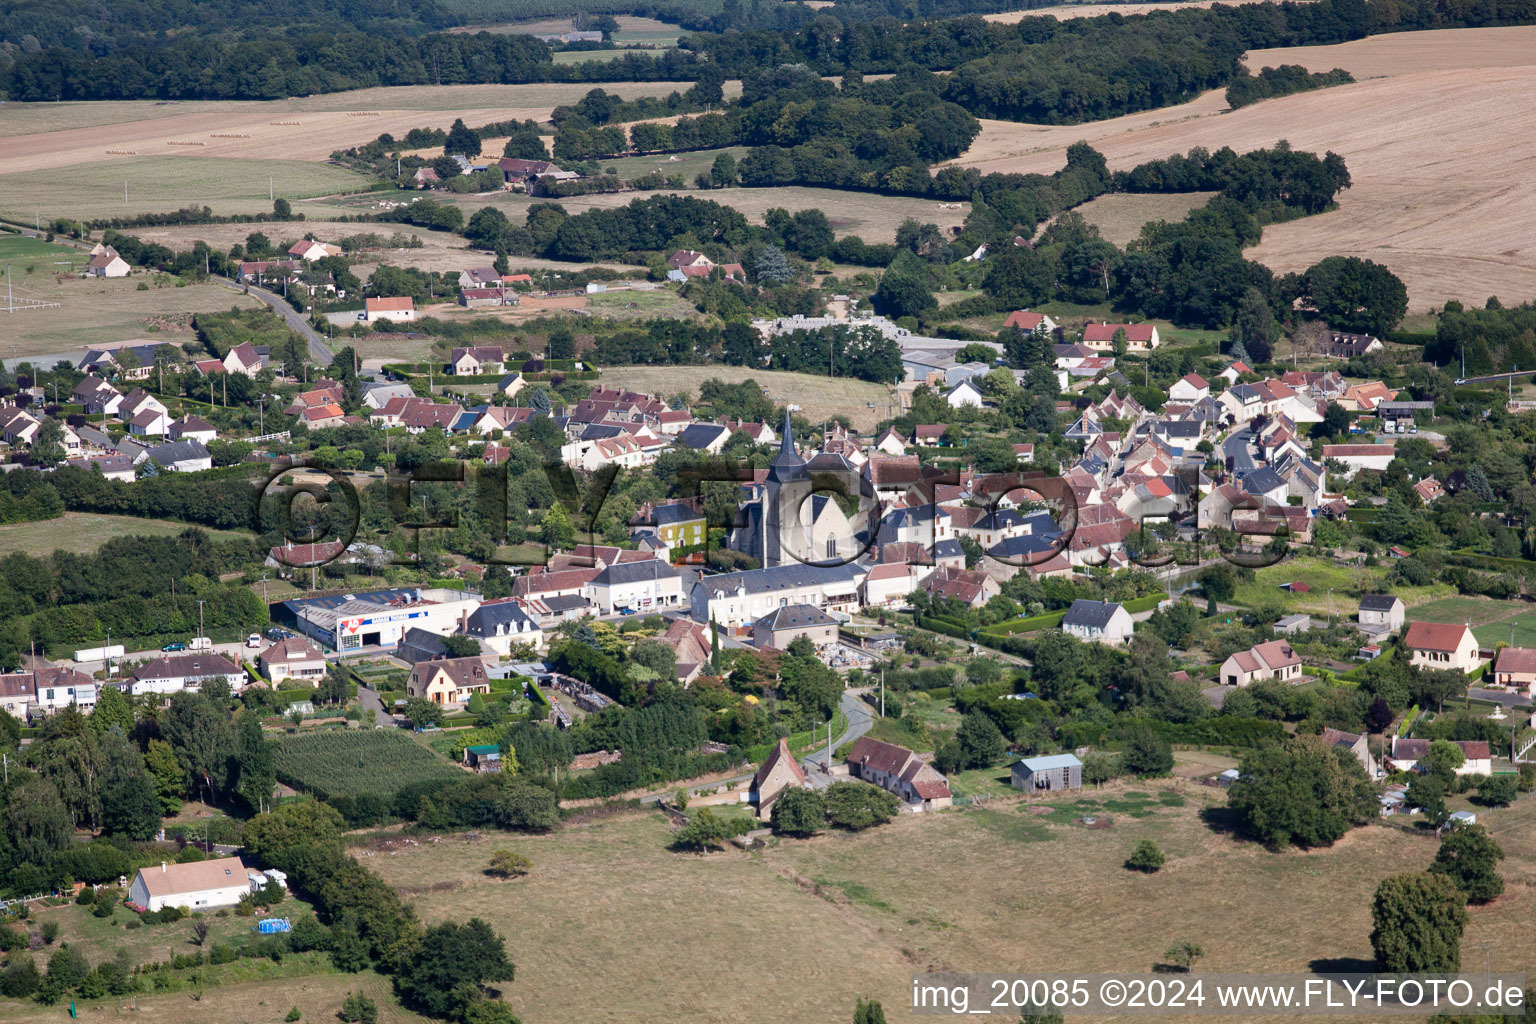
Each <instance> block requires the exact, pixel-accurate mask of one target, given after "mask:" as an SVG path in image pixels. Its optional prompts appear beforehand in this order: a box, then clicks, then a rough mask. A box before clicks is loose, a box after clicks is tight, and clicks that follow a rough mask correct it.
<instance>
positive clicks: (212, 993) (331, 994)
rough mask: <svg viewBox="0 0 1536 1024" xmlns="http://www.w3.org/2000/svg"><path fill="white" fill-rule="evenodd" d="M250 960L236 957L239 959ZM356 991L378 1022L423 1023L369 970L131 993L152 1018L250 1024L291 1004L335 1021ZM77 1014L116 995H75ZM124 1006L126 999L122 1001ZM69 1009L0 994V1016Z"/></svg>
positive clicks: (99, 1008)
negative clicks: (195, 991) (374, 1009)
mask: <svg viewBox="0 0 1536 1024" xmlns="http://www.w3.org/2000/svg"><path fill="white" fill-rule="evenodd" d="M250 962H251V961H240V963H241V964H245V963H250ZM356 991H361V992H364V993H366V994H367V995H368V996H369V997H370V998H372V999H373V1001H374V1002H375V1003H377V1004H378V1007H379V1024H428V1021H429V1020H430V1018H427V1017H421V1016H418V1015H417V1014H415V1013H412V1012H411V1011H409V1010H405V1009H402V1008H401V1007H400V1006H399V1005H398V1004H397V1003H396V1002H395V998H394V995H393V993H392V989H391V985H390V981H389V979H388V978H386V977H384V976H383V975H380V974H375V973H374V972H372V971H364V972H362V973H361V974H341V973H331V972H325V973H317V974H308V975H305V976H300V977H293V976H289V977H284V978H283V979H282V980H281V981H276V980H267V981H244V982H239V983H235V984H229V985H213V986H209V987H208V988H206V989H204V990H203V992H202V998H201V999H197V1000H194V999H192V998H191V996H190V994H189V993H187V992H168V993H162V994H142V993H141V994H140V995H138V996H136V997H134V999H135V1002H136V1005H137V1006H138V1012H137V1013H135V1014H134V1015H133V1016H134V1017H136V1018H138V1019H141V1020H148V1021H154V1022H156V1024H207V1022H209V1021H246V1022H249V1024H278V1022H279V1021H282V1020H283V1019H284V1018H285V1017H286V1016H287V1014H288V1010H289V1008H290V1007H295V1006H296V1007H298V1009H299V1012H300V1014H302V1016H303V1020H305V1021H334V1020H335V1019H336V1012H337V1011H338V1010H340V1009H341V1003H342V1000H344V999H346V997H347V993H348V992H356ZM77 1002H78V1004H79V1009H80V1016H81V1018H82V1019H98V1018H97V1015H98V1014H100V1015H101V1016H103V1017H104V1016H106V1015H107V1014H112V1013H118V1012H121V1010H120V1009H119V1007H118V1003H119V1000H118V999H117V998H116V997H111V996H109V997H107V998H106V999H102V1000H98V1001H96V1002H94V1003H93V1002H89V1001H86V1000H78V1001H77ZM124 1008H126V1004H125V1006H124ZM67 1015H68V1010H67V1008H66V1009H63V1010H61V1009H60V1007H58V1006H43V1005H41V1004H39V1003H35V1002H32V1001H30V1000H29V1001H27V1002H18V1001H15V1000H11V999H4V998H0V1018H4V1019H5V1020H6V1021H8V1022H9V1021H42V1020H49V1021H56V1020H60V1019H68V1017H67Z"/></svg>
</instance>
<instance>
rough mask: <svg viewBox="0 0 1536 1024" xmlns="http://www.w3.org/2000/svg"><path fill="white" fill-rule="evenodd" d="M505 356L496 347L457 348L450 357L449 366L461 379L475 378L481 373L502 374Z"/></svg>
mask: <svg viewBox="0 0 1536 1024" xmlns="http://www.w3.org/2000/svg"><path fill="white" fill-rule="evenodd" d="M505 358H506V357H505V356H503V355H502V353H501V349H500V348H498V347H496V346H495V345H475V346H470V347H467V348H456V349H454V350H453V351H452V352H451V353H449V355H448V365H449V367H450V368H451V369H452V370H453V372H454V373H455V374H457V375H458V376H460V377H473V376H476V375H477V374H481V373H500V372H501V371H502V368H503V367H504V366H505V365H506V364H505Z"/></svg>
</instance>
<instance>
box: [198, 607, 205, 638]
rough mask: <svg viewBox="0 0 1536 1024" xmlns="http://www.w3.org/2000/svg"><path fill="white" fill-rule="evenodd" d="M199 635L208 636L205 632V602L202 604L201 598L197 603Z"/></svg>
mask: <svg viewBox="0 0 1536 1024" xmlns="http://www.w3.org/2000/svg"><path fill="white" fill-rule="evenodd" d="M197 635H198V636H205V635H206V634H205V633H204V632H203V602H202V599H201V598H199V599H198V602H197Z"/></svg>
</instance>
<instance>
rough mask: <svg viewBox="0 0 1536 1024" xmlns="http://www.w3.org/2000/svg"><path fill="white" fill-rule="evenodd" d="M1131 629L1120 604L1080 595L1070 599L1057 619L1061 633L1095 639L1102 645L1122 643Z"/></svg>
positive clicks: (1132, 626) (1130, 622)
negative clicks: (1065, 611) (1065, 610)
mask: <svg viewBox="0 0 1536 1024" xmlns="http://www.w3.org/2000/svg"><path fill="white" fill-rule="evenodd" d="M1135 628H1136V624H1135V623H1134V622H1133V621H1132V620H1131V613H1130V612H1128V611H1126V610H1125V607H1124V606H1123V605H1120V604H1116V603H1114V602H1112V601H1090V600H1088V599H1087V598H1082V597H1080V598H1078V599H1077V600H1075V601H1073V602H1072V607H1071V608H1068V609H1067V614H1066V615H1065V616H1063V617H1062V620H1061V631H1062V632H1063V633H1069V634H1071V635H1072V636H1075V637H1077V638H1078V639H1079V640H1097V641H1098V642H1099V643H1105V644H1121V643H1124V642H1125V641H1126V638H1128V637H1129V636H1130V635H1131V632H1132V631H1133V630H1134V629H1135Z"/></svg>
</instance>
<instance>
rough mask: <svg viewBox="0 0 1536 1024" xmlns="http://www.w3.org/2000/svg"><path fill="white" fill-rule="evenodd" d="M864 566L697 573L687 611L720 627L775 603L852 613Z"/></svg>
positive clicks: (756, 615) (753, 617)
mask: <svg viewBox="0 0 1536 1024" xmlns="http://www.w3.org/2000/svg"><path fill="white" fill-rule="evenodd" d="M863 580H864V571H863V570H862V569H861V568H860V567H859V566H858V565H857V564H853V563H850V564H848V565H836V566H816V565H801V564H793V565H779V566H773V567H771V568H767V569H747V570H744V571H742V572H732V573H722V574H720V575H718V576H704V577H700V579H699V580H698V582H697V583H695V584H694V585H693V590H692V591H691V592H690V594H689V614H691V615H692V617H693V618H694V619H695V620H697V621H699V622H708V621H710V620H711V619H714V620H715V621H716V622H718V623H720V626H721V628H722V629H735V628H737V627H740V626H745V625H748V624H750V623H753V622H756V621H757V620H758V619H760V618H762V617H763V616H764V615H767V614H768V613H769V612H770V611H772V610H773V609H775V608H778V607H781V606H786V605H791V604H808V605H810V606H812V607H813V608H823V609H830V610H832V611H839V612H845V613H847V614H850V615H851V614H852V613H853V612H855V611H857V610H858V607H859V584H860V583H862V582H863Z"/></svg>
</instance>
